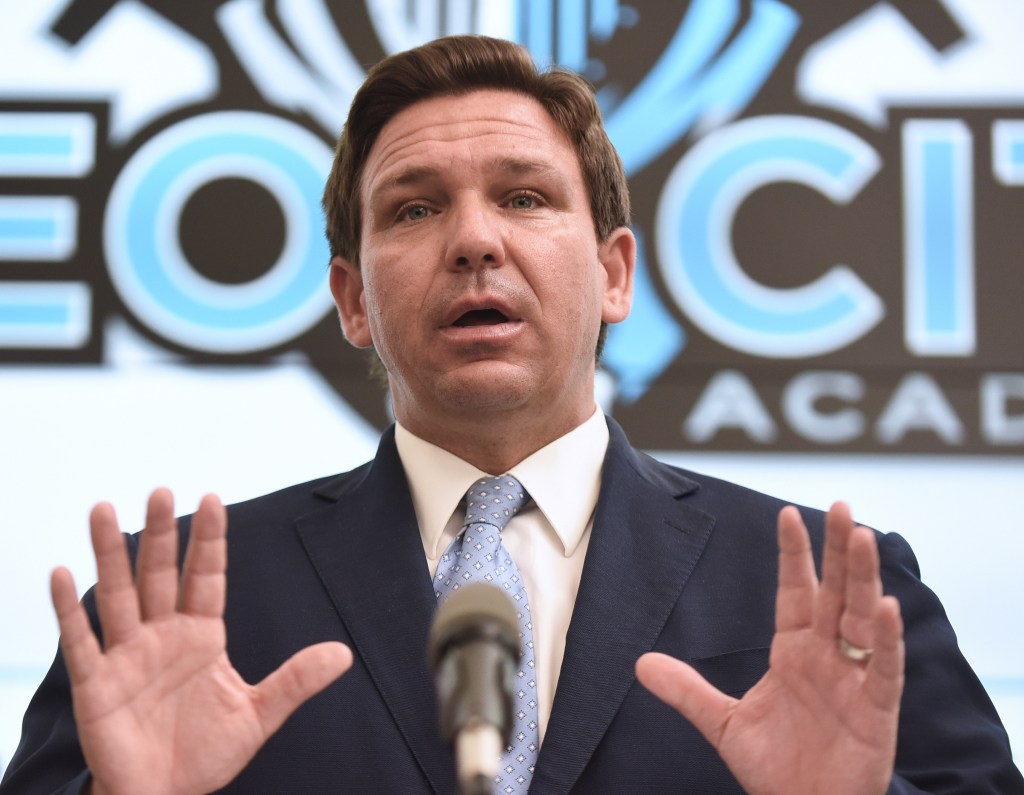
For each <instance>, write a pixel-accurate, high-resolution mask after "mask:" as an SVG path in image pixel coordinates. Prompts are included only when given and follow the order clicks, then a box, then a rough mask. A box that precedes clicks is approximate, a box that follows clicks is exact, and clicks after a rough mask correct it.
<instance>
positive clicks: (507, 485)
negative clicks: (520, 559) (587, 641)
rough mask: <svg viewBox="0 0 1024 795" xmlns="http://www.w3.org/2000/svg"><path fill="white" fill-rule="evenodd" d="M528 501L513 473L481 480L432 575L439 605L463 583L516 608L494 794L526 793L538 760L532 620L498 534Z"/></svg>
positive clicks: (472, 489)
mask: <svg viewBox="0 0 1024 795" xmlns="http://www.w3.org/2000/svg"><path fill="white" fill-rule="evenodd" d="M529 499H530V495H529V494H527V493H526V489H524V488H523V486H522V484H521V483H520V482H519V481H518V480H516V479H515V478H514V477H512V476H511V475H502V476H501V477H489V478H482V479H481V480H478V481H477V482H476V483H474V484H473V485H472V486H470V488H469V491H467V492H466V521H465V524H464V525H463V527H462V532H460V533H459V534H458V535H457V536H456V537H455V540H453V541H452V543H451V545H450V546H449V547H448V549H447V550H445V553H444V554H443V555H442V556H441V560H440V562H439V563H438V564H437V574H436V575H435V576H434V594H435V596H436V597H437V603H438V606H440V605H441V604H443V603H444V601H445V600H446V599H447V598H448V597H449V596H450V595H451V594H453V593H454V592H455V591H457V590H458V589H459V588H460V587H462V586H463V585H468V584H469V583H473V582H484V583H490V584H491V585H496V586H498V587H499V588H501V589H502V590H503V591H504V592H505V593H506V594H507V595H508V597H509V598H510V599H511V600H512V601H513V603H514V604H515V606H516V613H517V614H518V616H519V642H520V645H521V647H522V650H523V657H522V660H521V661H520V665H519V670H518V671H517V672H516V677H517V678H518V680H519V686H518V688H517V690H516V693H515V697H516V710H515V716H514V717H515V721H514V723H513V726H512V743H511V745H508V746H506V747H505V754H504V755H503V756H502V758H501V768H500V769H499V772H498V775H497V776H495V779H494V783H495V788H496V791H497V792H503V793H505V794H506V795H513V794H514V793H525V792H526V791H527V789H529V787H530V779H531V778H532V776H533V768H534V765H535V764H536V762H537V750H538V747H539V746H540V733H539V730H538V725H539V724H538V716H537V677H536V674H535V673H534V670H535V669H534V659H533V622H532V621H531V619H530V604H529V602H528V601H527V598H526V587H525V585H524V584H523V578H522V577H521V576H520V575H519V569H518V568H517V567H516V564H515V561H513V560H512V556H511V555H509V554H508V550H506V549H505V545H504V544H502V543H501V530H502V528H503V527H504V526H505V525H506V524H507V523H508V521H509V519H511V518H512V517H513V516H515V514H516V513H517V512H518V511H519V509H520V508H522V507H523V506H524V505H525V504H526V503H527V502H528V501H529Z"/></svg>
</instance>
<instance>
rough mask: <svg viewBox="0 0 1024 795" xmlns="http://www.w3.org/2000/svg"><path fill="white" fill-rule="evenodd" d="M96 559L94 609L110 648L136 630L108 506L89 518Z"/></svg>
mask: <svg viewBox="0 0 1024 795" xmlns="http://www.w3.org/2000/svg"><path fill="white" fill-rule="evenodd" d="M89 525H90V527H91V530H92V548H93V552H94V553H95V555H96V574H97V580H96V591H95V593H96V607H97V609H98V611H99V614H100V624H102V626H103V643H104V646H106V647H107V648H110V647H111V646H114V645H116V644H118V643H121V642H122V641H124V640H125V639H127V638H129V637H131V635H132V634H133V633H134V632H135V630H136V629H137V628H138V626H139V599H138V595H137V594H136V592H135V582H134V580H133V578H132V570H131V565H130V564H129V562H128V552H127V550H126V548H125V543H124V536H122V535H121V531H120V529H119V528H118V525H117V516H116V515H115V514H114V508H113V506H111V505H110V504H109V503H100V504H99V505H97V506H96V507H95V508H93V509H92V513H91V514H90V515H89Z"/></svg>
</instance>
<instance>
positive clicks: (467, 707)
mask: <svg viewBox="0 0 1024 795" xmlns="http://www.w3.org/2000/svg"><path fill="white" fill-rule="evenodd" d="M521 654H522V651H521V649H520V647H519V618H518V617H517V615H516V608H515V605H513V604H512V600H511V599H509V598H508V597H507V596H506V595H505V594H504V592H502V590H501V589H500V588H498V587H496V586H494V585H486V584H484V583H473V584H471V585H464V586H463V587H461V588H459V590H457V591H455V592H454V593H453V594H452V595H451V596H450V597H449V598H448V601H446V602H445V603H444V604H443V605H441V608H440V609H439V610H438V611H437V616H436V617H435V618H434V626H433V627H432V628H431V630H430V644H429V655H428V656H429V659H430V666H431V668H433V669H434V678H435V682H436V685H437V696H438V705H439V707H440V712H441V733H442V735H443V736H444V738H445V740H447V741H448V742H450V743H452V744H453V746H454V748H455V762H456V766H457V768H456V769H457V774H458V781H459V793H460V794H461V795H491V793H493V791H494V788H493V787H494V777H495V775H496V774H497V772H498V766H499V764H500V763H501V755H502V753H503V752H504V750H505V746H506V745H507V744H508V742H509V739H510V737H511V734H512V723H513V717H512V710H513V705H514V696H513V693H514V691H515V676H516V670H517V667H518V665H519V658H520V656H521Z"/></svg>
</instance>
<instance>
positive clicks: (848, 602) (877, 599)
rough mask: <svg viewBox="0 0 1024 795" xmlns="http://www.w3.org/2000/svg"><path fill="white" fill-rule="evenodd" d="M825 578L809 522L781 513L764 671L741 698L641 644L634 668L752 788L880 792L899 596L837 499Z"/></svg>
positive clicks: (852, 794)
mask: <svg viewBox="0 0 1024 795" xmlns="http://www.w3.org/2000/svg"><path fill="white" fill-rule="evenodd" d="M825 527H826V530H825V533H826V538H825V552H824V560H823V566H822V581H821V582H820V583H819V582H818V579H817V576H816V574H815V570H814V563H813V559H812V556H811V546H810V541H809V539H808V536H807V530H806V528H805V527H804V524H803V521H802V519H801V518H800V514H799V512H798V511H797V510H796V509H795V508H793V507H787V508H785V509H784V510H783V511H782V512H781V513H780V514H779V590H778V594H777V598H776V617H775V632H776V634H775V638H774V640H773V641H772V648H771V657H770V665H769V670H768V672H767V673H766V674H765V675H764V677H762V679H761V681H759V682H758V683H757V684H756V685H755V686H754V687H753V688H751V689H750V690H749V691H748V692H747V693H746V695H744V697H743V698H742V699H740V700H737V699H735V698H732V697H730V696H727V695H725V694H724V693H721V692H719V691H718V690H716V689H715V688H714V687H713V686H711V685H710V684H708V682H707V681H705V680H704V679H703V677H701V675H700V674H698V673H697V672H696V671H695V670H694V669H693V668H691V667H690V666H689V665H687V664H685V663H683V662H680V661H678V660H675V659H673V658H671V657H668V656H666V655H662V654H645V655H644V656H643V657H641V658H640V660H639V661H638V662H637V676H638V678H639V679H640V681H641V682H642V683H643V684H644V685H645V686H646V687H647V688H648V689H649V690H650V691H651V692H653V693H654V694H655V695H656V696H658V697H659V698H661V699H662V700H664V701H665V702H666V703H668V704H669V705H671V706H672V707H674V708H675V709H677V710H678V711H679V712H680V713H681V714H682V715H683V716H684V717H685V718H687V719H688V720H689V721H690V722H692V723H693V724H694V725H695V726H696V727H697V729H698V730H699V731H700V732H701V733H702V734H703V735H704V737H705V738H707V740H708V741H709V742H710V743H711V744H712V745H713V746H714V747H715V748H716V749H717V751H718V753H719V754H720V755H721V757H722V759H723V760H724V761H725V763H726V765H728V767H729V769H730V770H731V771H732V773H733V775H734V776H736V779H737V780H738V781H739V782H740V784H741V785H742V786H743V787H744V789H745V790H746V791H747V792H748V793H750V795H768V794H769V793H771V794H775V793H786V795H804V794H805V793H806V794H808V795H809V794H810V793H821V792H828V793H830V795H875V794H878V795H880V794H881V793H884V792H885V791H886V789H887V788H888V786H889V783H890V781H891V779H892V774H893V764H894V760H895V755H896V730H897V722H898V718H899V704H900V695H901V694H902V692H903V654H904V652H903V624H902V620H901V618H900V612H899V605H898V603H897V602H896V600H895V599H894V598H893V597H887V596H883V595H882V585H881V580H880V579H879V573H878V548H877V545H876V542H875V538H874V535H873V534H872V532H871V531H870V530H868V529H867V528H864V527H859V526H857V527H855V526H854V524H853V521H852V519H851V517H850V510H849V508H848V507H847V506H846V505H844V504H843V503H836V504H835V505H833V506H832V509H831V510H830V511H829V512H828V516H827V518H826V523H825Z"/></svg>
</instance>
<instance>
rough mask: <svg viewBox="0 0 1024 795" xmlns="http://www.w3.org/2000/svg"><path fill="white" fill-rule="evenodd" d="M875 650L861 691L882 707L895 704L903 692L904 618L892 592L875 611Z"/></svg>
mask: <svg viewBox="0 0 1024 795" xmlns="http://www.w3.org/2000/svg"><path fill="white" fill-rule="evenodd" d="M874 628H875V640H874V648H875V653H874V654H873V655H872V656H871V660H870V662H869V663H868V666H867V677H866V679H865V681H864V692H865V694H866V695H867V698H868V699H869V700H870V701H871V703H872V704H874V705H875V706H876V707H878V708H879V709H881V710H890V709H893V708H895V707H896V706H897V705H898V704H899V702H900V697H901V696H902V695H903V675H904V655H905V650H904V644H903V618H902V616H901V615H900V605H899V602H897V601H896V598H895V597H893V596H884V597H882V599H881V600H880V601H879V604H878V609H877V610H876V611H875V627H874Z"/></svg>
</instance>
